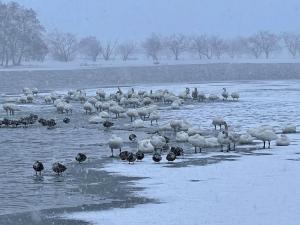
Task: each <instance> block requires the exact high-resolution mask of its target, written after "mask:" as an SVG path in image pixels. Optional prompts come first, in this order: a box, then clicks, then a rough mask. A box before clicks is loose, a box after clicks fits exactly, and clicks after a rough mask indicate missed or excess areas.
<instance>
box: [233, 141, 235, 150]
mask: <svg viewBox="0 0 300 225" xmlns="http://www.w3.org/2000/svg"><path fill="white" fill-rule="evenodd" d="M233 150H234V151H235V142H234V143H233Z"/></svg>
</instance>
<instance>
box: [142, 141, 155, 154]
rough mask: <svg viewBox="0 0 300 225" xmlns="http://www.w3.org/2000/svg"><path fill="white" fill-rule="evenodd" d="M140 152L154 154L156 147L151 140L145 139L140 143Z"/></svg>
mask: <svg viewBox="0 0 300 225" xmlns="http://www.w3.org/2000/svg"><path fill="white" fill-rule="evenodd" d="M138 150H139V151H142V152H143V153H152V152H153V151H154V147H153V145H152V144H151V142H150V139H144V140H141V141H139V142H138Z"/></svg>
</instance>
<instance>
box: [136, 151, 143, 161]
mask: <svg viewBox="0 0 300 225" xmlns="http://www.w3.org/2000/svg"><path fill="white" fill-rule="evenodd" d="M135 156H136V159H137V160H142V159H143V158H144V157H145V154H144V153H143V152H142V151H137V152H136V153H135Z"/></svg>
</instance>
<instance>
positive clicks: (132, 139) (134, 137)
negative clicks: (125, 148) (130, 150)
mask: <svg viewBox="0 0 300 225" xmlns="http://www.w3.org/2000/svg"><path fill="white" fill-rule="evenodd" d="M136 138H137V137H136V135H135V134H130V135H129V140H130V141H135V140H136Z"/></svg>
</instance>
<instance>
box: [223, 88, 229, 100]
mask: <svg viewBox="0 0 300 225" xmlns="http://www.w3.org/2000/svg"><path fill="white" fill-rule="evenodd" d="M222 97H223V100H227V98H228V97H229V93H228V92H227V90H226V88H223V92H222Z"/></svg>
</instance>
